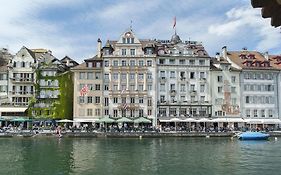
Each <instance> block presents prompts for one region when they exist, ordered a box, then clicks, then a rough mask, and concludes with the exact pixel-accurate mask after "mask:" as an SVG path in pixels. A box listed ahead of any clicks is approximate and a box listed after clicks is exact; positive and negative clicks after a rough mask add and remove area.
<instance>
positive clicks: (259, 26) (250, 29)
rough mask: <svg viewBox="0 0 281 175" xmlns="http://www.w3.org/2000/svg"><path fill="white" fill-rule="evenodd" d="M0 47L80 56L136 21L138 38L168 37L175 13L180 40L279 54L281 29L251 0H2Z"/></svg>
mask: <svg viewBox="0 0 281 175" xmlns="http://www.w3.org/2000/svg"><path fill="white" fill-rule="evenodd" d="M0 2H1V6H0V26H1V27H0V47H8V48H9V49H10V51H11V52H13V53H15V52H17V51H18V50H19V49H20V48H21V47H22V46H23V45H24V46H26V47H28V48H46V49H50V50H52V51H53V54H54V55H55V56H56V57H58V58H62V57H63V56H65V55H68V56H70V57H71V58H73V59H75V60H77V61H78V62H81V61H83V59H86V58H89V57H91V56H93V55H95V53H96V45H97V39H98V38H101V39H102V41H103V43H105V41H106V40H108V39H110V40H117V39H118V38H119V36H120V35H121V34H122V33H123V32H124V31H125V30H126V29H127V28H128V27H129V26H130V21H131V20H132V21H133V30H134V32H135V34H136V35H137V37H138V38H140V39H155V38H156V39H170V38H171V35H172V34H173V32H174V31H173V28H172V24H173V18H174V16H176V17H177V26H176V27H177V33H178V34H179V35H180V37H181V39H182V40H188V39H189V38H190V39H191V40H196V41H202V42H203V45H204V46H205V48H206V50H207V51H208V52H209V54H210V55H212V56H213V55H215V53H216V52H219V51H220V50H221V48H222V47H223V46H225V45H226V46H228V49H229V50H241V48H243V47H247V48H248V50H258V51H260V52H265V51H269V53H270V54H281V33H280V32H281V29H280V28H274V27H272V26H271V25H270V20H269V19H263V18H262V17H261V15H260V9H253V8H252V6H251V4H250V0H232V1H226V0H212V1H210V0H200V1H196V0H177V1H171V0H143V1H141V0H130V1H129V0H116V1H114V0H95V1H88V0H79V1H78V0H48V1H46V0H28V1H23V0H12V1H6V0H0Z"/></svg>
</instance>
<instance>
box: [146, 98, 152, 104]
mask: <svg viewBox="0 0 281 175" xmlns="http://www.w3.org/2000/svg"><path fill="white" fill-rule="evenodd" d="M147 106H152V99H151V98H148V99H147Z"/></svg>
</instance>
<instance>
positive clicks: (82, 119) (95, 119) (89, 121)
mask: <svg viewBox="0 0 281 175" xmlns="http://www.w3.org/2000/svg"><path fill="white" fill-rule="evenodd" d="M98 120H99V119H97V118H93V119H90V118H78V119H74V121H73V122H78V123H91V122H92V123H93V122H96V121H98Z"/></svg>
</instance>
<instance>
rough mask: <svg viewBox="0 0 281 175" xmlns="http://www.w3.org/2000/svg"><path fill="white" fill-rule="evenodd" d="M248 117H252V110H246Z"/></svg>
mask: <svg viewBox="0 0 281 175" xmlns="http://www.w3.org/2000/svg"><path fill="white" fill-rule="evenodd" d="M246 117H251V111H250V109H247V110H246Z"/></svg>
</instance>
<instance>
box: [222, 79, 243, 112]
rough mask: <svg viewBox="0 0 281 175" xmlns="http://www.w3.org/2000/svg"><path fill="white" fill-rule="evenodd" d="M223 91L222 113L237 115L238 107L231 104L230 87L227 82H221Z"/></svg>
mask: <svg viewBox="0 0 281 175" xmlns="http://www.w3.org/2000/svg"><path fill="white" fill-rule="evenodd" d="M223 87H224V88H223V89H224V100H223V104H222V111H223V112H225V114H226V115H237V114H239V111H240V110H239V105H237V104H232V103H231V86H230V84H229V81H228V80H224V82H223Z"/></svg>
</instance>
